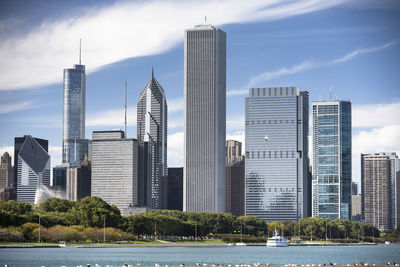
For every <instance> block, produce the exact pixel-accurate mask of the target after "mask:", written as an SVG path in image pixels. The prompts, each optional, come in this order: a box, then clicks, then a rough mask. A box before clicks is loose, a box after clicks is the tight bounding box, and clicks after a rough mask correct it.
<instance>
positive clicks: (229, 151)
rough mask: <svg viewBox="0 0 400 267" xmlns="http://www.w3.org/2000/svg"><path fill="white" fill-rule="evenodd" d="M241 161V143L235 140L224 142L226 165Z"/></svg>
mask: <svg viewBox="0 0 400 267" xmlns="http://www.w3.org/2000/svg"><path fill="white" fill-rule="evenodd" d="M241 160H242V143H241V142H239V141H236V140H226V163H231V162H239V161H241Z"/></svg>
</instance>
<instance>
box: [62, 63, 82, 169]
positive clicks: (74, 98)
mask: <svg viewBox="0 0 400 267" xmlns="http://www.w3.org/2000/svg"><path fill="white" fill-rule="evenodd" d="M85 103H86V75H85V65H80V64H79V65H74V67H73V68H72V69H64V105H63V142H62V143H63V144H62V162H63V163H69V164H71V165H79V163H80V162H81V161H82V160H83V159H84V157H85V154H88V140H85V109H86V108H85V105H86V104H85Z"/></svg>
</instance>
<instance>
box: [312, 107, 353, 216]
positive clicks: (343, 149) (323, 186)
mask: <svg viewBox="0 0 400 267" xmlns="http://www.w3.org/2000/svg"><path fill="white" fill-rule="evenodd" d="M312 108H313V168H312V216H313V217H322V218H329V219H338V218H341V219H349V220H350V219H351V101H336V100H335V101H333V100H332V101H322V100H321V101H316V102H313V103H312Z"/></svg>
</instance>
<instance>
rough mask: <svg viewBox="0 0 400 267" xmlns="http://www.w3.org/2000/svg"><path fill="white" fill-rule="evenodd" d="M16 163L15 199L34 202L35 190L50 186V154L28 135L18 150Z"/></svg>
mask: <svg viewBox="0 0 400 267" xmlns="http://www.w3.org/2000/svg"><path fill="white" fill-rule="evenodd" d="M46 142H47V140H46ZM17 164H18V174H17V181H18V182H17V200H18V201H25V202H30V203H34V202H35V194H36V191H37V190H38V189H41V187H42V186H45V187H49V186H50V155H49V154H47V151H46V150H45V149H44V148H43V147H42V146H41V145H40V144H39V143H38V142H37V141H36V139H34V138H33V137H32V136H30V135H28V136H25V142H24V143H23V145H22V147H21V149H20V150H19V153H18V156H17Z"/></svg>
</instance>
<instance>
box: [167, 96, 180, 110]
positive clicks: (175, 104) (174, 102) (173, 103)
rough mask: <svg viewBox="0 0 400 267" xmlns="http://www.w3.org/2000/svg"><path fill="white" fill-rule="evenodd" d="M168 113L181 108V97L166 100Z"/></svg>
mask: <svg viewBox="0 0 400 267" xmlns="http://www.w3.org/2000/svg"><path fill="white" fill-rule="evenodd" d="M167 104H168V113H170V112H176V111H182V110H183V97H182V98H177V99H171V100H167Z"/></svg>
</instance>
